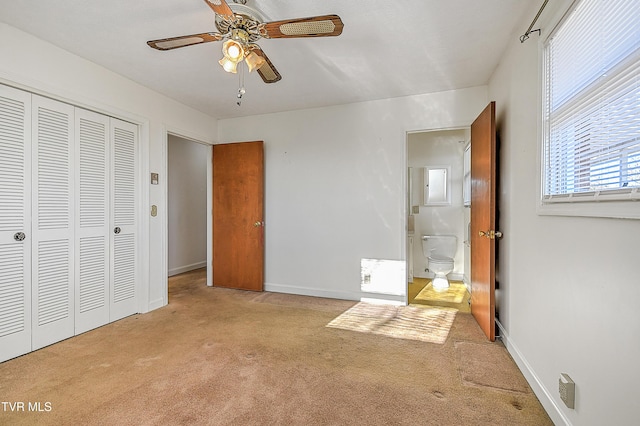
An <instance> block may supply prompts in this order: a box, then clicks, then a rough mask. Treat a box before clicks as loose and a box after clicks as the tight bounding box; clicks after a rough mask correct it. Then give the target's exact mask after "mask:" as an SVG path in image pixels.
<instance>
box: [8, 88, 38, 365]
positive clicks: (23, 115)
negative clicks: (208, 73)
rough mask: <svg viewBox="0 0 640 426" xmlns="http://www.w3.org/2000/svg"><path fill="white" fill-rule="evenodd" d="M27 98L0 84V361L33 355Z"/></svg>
mask: <svg viewBox="0 0 640 426" xmlns="http://www.w3.org/2000/svg"><path fill="white" fill-rule="evenodd" d="M30 216H31V94H29V93H27V92H23V91H21V90H16V89H13V88H10V87H7V86H3V85H0V361H3V360H5V359H9V358H13V357H16V356H18V355H22V354H24V353H26V352H29V351H30V350H31V240H32V235H31V221H30V220H29V217H30Z"/></svg>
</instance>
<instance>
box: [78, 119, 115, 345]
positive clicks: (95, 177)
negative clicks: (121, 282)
mask: <svg viewBox="0 0 640 426" xmlns="http://www.w3.org/2000/svg"><path fill="white" fill-rule="evenodd" d="M75 131H76V146H75V153H76V168H75V169H76V170H75V183H76V194H77V196H76V203H75V207H76V223H75V230H76V232H75V248H76V256H75V332H76V334H79V333H84V332H85V331H88V330H91V329H94V328H96V327H100V326H101V325H104V324H107V323H108V322H109V273H110V269H109V265H110V262H109V256H110V251H109V220H110V214H109V211H110V197H109V194H110V188H111V185H110V174H109V167H110V161H109V157H110V155H111V151H110V144H109V117H106V116H104V115H101V114H97V113H95V112H91V111H87V110H83V109H80V108H77V109H76V115H75Z"/></svg>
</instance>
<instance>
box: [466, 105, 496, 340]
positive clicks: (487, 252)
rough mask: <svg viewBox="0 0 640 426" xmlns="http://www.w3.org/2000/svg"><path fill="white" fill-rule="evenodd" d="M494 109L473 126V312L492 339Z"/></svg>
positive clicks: (494, 186) (493, 336) (488, 111)
mask: <svg viewBox="0 0 640 426" xmlns="http://www.w3.org/2000/svg"><path fill="white" fill-rule="evenodd" d="M495 109H496V107H495V102H491V103H490V104H489V105H488V106H487V107H486V108H485V110H484V111H482V113H481V114H480V115H479V116H478V118H476V120H475V121H474V122H473V124H472V125H471V235H470V239H471V313H472V314H473V316H474V317H475V318H476V321H477V322H478V324H479V325H480V328H482V331H484V333H485V334H486V335H487V338H488V339H489V340H491V341H492V342H493V341H494V340H495V306H496V304H495V289H496V285H495V264H496V257H495V250H496V245H495V241H496V240H495V239H494V238H492V234H491V231H495V226H496V124H495V115H496V112H495ZM481 233H484V235H481ZM487 235H488V236H487Z"/></svg>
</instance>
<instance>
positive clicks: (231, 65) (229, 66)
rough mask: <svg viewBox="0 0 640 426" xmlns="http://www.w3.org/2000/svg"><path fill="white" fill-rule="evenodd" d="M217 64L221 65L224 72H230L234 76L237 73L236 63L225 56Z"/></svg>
mask: <svg viewBox="0 0 640 426" xmlns="http://www.w3.org/2000/svg"><path fill="white" fill-rule="evenodd" d="M218 63H219V64H220V65H222V68H224V70H225V71H226V72H230V73H234V74H235V73H236V72H238V62H236V61H232V60H230V59H228V58H227V57H226V56H225V57H224V58H222V59H220V60H219V61H218Z"/></svg>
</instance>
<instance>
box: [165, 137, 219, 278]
mask: <svg viewBox="0 0 640 426" xmlns="http://www.w3.org/2000/svg"><path fill="white" fill-rule="evenodd" d="M210 150H211V147H210V146H208V145H206V144H202V143H198V142H195V141H193V140H189V139H185V138H183V137H180V136H176V135H172V134H168V135H167V175H168V176H167V228H168V231H167V236H168V247H167V248H168V250H167V252H168V253H167V265H168V271H167V275H168V276H169V277H175V276H177V275H180V274H186V273H193V272H198V271H199V272H200V275H202V270H203V269H204V268H207V263H208V262H207V256H208V254H207V246H208V240H207V235H208V232H207V221H208V217H207V211H208V208H207V205H208V202H209V197H208V181H209V179H208V177H207V176H208V167H209V165H208V163H209V161H208V159H209V158H210V154H209V152H210ZM204 275H205V276H206V273H204Z"/></svg>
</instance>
